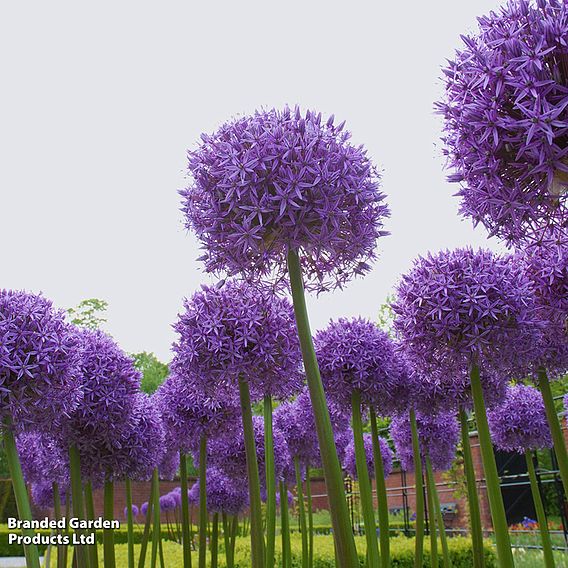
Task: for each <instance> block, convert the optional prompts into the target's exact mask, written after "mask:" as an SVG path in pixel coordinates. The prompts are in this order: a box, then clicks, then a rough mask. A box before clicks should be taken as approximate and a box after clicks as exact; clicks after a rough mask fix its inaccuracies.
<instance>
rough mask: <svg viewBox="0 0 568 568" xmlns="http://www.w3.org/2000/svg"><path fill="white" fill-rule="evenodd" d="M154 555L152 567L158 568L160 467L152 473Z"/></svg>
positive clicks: (160, 538) (160, 537) (160, 536)
mask: <svg viewBox="0 0 568 568" xmlns="http://www.w3.org/2000/svg"><path fill="white" fill-rule="evenodd" d="M152 519H153V520H152V556H151V564H150V566H151V568H156V565H157V563H158V553H159V550H160V542H161V540H162V535H161V518H160V478H159V474H158V468H157V467H156V468H154V472H153V473H152Z"/></svg>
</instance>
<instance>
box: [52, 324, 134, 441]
mask: <svg viewBox="0 0 568 568" xmlns="http://www.w3.org/2000/svg"><path fill="white" fill-rule="evenodd" d="M78 334H79V337H80V372H81V376H82V381H83V390H84V395H83V398H82V400H81V402H80V404H79V405H78V406H77V408H76V409H75V410H74V411H73V412H72V413H70V414H69V416H68V417H66V418H65V420H64V421H63V431H62V435H63V436H64V437H65V438H66V442H67V443H68V445H71V444H79V445H80V444H81V443H83V444H85V443H86V440H88V439H91V440H97V441H101V442H104V440H116V439H117V438H119V437H120V436H121V435H122V433H123V431H124V430H125V429H126V428H128V425H129V422H130V421H131V418H132V411H133V409H134V407H135V405H134V403H135V395H136V393H137V392H138V391H139V389H140V379H141V375H140V373H139V371H137V370H136V369H135V368H134V363H133V361H132V359H131V358H130V357H128V356H127V355H126V353H124V351H122V349H120V347H118V345H117V344H116V343H115V342H114V340H113V339H112V338H111V337H109V336H108V335H106V334H105V333H103V332H102V331H92V330H88V329H82V330H80V331H79V332H78Z"/></svg>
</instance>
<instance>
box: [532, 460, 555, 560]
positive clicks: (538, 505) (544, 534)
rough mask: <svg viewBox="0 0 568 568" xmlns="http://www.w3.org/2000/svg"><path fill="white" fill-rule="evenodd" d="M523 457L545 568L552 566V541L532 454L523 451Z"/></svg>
mask: <svg viewBox="0 0 568 568" xmlns="http://www.w3.org/2000/svg"><path fill="white" fill-rule="evenodd" d="M525 459H526V460H527V470H528V472H529V479H530V482H531V492H532V498H533V502H534V508H535V510H536V519H537V521H538V527H539V530H540V538H541V540H542V551H543V553H544V565H545V566H546V568H554V567H555V563H554V555H553V553H552V541H551V540H550V533H549V532H548V520H547V518H546V513H545V512H544V505H543V504H542V497H541V495H540V489H539V487H538V481H537V478H536V471H535V467H534V461H533V456H532V454H531V452H530V451H529V450H527V451H526V452H525Z"/></svg>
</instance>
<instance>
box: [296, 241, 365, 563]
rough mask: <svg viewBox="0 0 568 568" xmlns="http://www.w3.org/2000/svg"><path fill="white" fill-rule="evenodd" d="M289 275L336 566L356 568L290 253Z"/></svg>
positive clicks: (303, 305) (331, 439) (298, 278)
mask: <svg viewBox="0 0 568 568" xmlns="http://www.w3.org/2000/svg"><path fill="white" fill-rule="evenodd" d="M288 271H289V274H290V286H291V288H292V300H293V303H294V313H295V315H296V325H297V327H298V337H299V339H300V346H301V348H302V357H303V360H304V368H305V370H306V378H307V382H308V388H309V391H310V399H311V401H312V407H313V410H314V418H315V423H316V430H317V434H318V440H319V445H320V452H321V461H322V466H323V470H324V475H325V483H326V488H327V494H328V499H329V506H330V513H331V523H332V525H333V535H334V540H335V543H336V548H337V558H338V563H337V566H338V568H353V566H357V565H358V562H359V560H358V558H357V549H356V548H355V540H354V538H353V530H352V528H351V519H350V517H349V509H348V508H347V501H346V499H345V489H344V487H343V477H342V474H341V466H340V464H339V458H338V457H337V450H336V448H335V440H334V437H333V430H332V427H331V420H330V417H329V409H328V407H327V402H326V400H325V393H324V390H323V385H322V382H321V377H320V372H319V367H318V362H317V359H316V354H315V350H314V344H313V340H312V334H311V331H310V322H309V319H308V311H307V307H306V298H305V295H304V283H303V280H302V268H301V265H300V257H299V256H298V253H297V252H296V251H294V250H290V251H289V252H288Z"/></svg>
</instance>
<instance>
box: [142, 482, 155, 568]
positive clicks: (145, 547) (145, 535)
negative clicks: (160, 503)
mask: <svg viewBox="0 0 568 568" xmlns="http://www.w3.org/2000/svg"><path fill="white" fill-rule="evenodd" d="M153 505H154V480H153V479H152V484H151V486H150V499H148V509H147V510H146V522H145V524H144V533H143V534H142V543H141V545H140V558H139V559H138V568H144V565H145V564H146V551H147V550H148V540H149V538H150V526H151V524H152V508H153Z"/></svg>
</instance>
